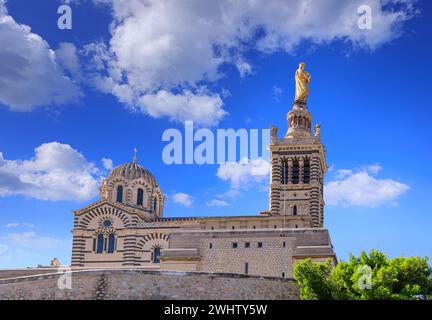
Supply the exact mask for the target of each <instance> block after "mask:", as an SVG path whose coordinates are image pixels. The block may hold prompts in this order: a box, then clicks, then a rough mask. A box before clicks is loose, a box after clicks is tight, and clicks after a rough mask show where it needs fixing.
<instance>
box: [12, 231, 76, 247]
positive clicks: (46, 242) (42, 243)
mask: <svg viewBox="0 0 432 320" xmlns="http://www.w3.org/2000/svg"><path fill="white" fill-rule="evenodd" d="M6 241H8V242H10V243H11V244H13V245H15V246H18V247H24V248H37V249H38V250H47V249H53V248H58V247H61V246H64V245H65V244H67V243H68V242H67V241H64V240H61V239H57V238H52V237H47V236H40V235H38V234H36V233H35V232H32V231H31V232H22V233H9V234H7V235H6Z"/></svg>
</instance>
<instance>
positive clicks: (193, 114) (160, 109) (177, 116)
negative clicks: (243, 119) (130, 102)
mask: <svg viewBox="0 0 432 320" xmlns="http://www.w3.org/2000/svg"><path fill="white" fill-rule="evenodd" d="M138 104H139V109H140V110H141V111H143V112H144V113H146V114H148V115H150V116H152V117H154V118H160V117H168V118H169V119H170V120H173V121H177V122H184V121H186V120H191V119H192V120H194V121H196V122H197V124H199V125H204V126H214V125H216V124H217V123H218V122H219V120H220V119H221V118H222V117H223V116H224V115H226V114H227V113H226V111H224V110H223V109H222V104H223V102H222V99H221V98H220V97H219V95H215V94H211V95H210V94H205V93H204V94H194V93H192V92H191V91H189V90H187V91H183V92H182V93H180V94H173V93H171V92H168V91H166V90H160V91H158V92H157V93H155V94H145V95H143V96H141V97H140V98H139V101H138Z"/></svg>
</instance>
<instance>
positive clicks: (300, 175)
mask: <svg viewBox="0 0 432 320" xmlns="http://www.w3.org/2000/svg"><path fill="white" fill-rule="evenodd" d="M303 170H304V159H303V158H300V159H299V183H303V176H304V174H303Z"/></svg>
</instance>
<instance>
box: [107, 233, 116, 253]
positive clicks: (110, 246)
mask: <svg viewBox="0 0 432 320" xmlns="http://www.w3.org/2000/svg"><path fill="white" fill-rule="evenodd" d="M114 251H115V234H114V233H110V234H109V236H108V253H113V252H114Z"/></svg>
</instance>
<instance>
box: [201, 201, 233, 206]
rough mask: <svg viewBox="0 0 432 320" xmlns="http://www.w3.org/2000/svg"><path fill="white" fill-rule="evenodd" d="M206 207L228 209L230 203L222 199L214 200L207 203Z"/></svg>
mask: <svg viewBox="0 0 432 320" xmlns="http://www.w3.org/2000/svg"><path fill="white" fill-rule="evenodd" d="M206 206H208V207H227V206H229V204H228V202H226V201H225V200H221V199H212V200H210V201H207V202H206Z"/></svg>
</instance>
